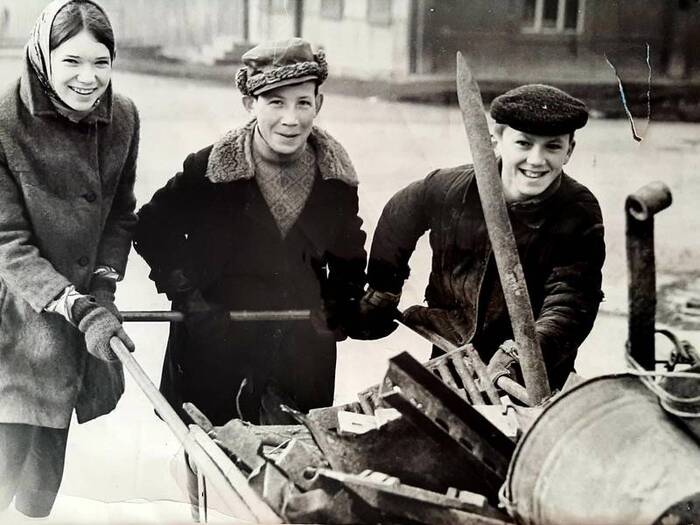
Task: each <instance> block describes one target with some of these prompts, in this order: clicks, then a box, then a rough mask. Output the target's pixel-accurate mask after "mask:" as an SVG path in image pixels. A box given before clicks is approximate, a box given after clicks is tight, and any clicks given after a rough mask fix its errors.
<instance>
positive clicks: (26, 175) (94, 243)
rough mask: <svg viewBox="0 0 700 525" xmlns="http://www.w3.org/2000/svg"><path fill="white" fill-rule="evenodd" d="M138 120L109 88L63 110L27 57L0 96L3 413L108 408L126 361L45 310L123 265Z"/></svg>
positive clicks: (24, 418)
mask: <svg viewBox="0 0 700 525" xmlns="http://www.w3.org/2000/svg"><path fill="white" fill-rule="evenodd" d="M138 142H139V120H138V114H137V111H136V108H135V106H134V104H133V103H132V102H131V101H130V100H129V99H127V98H125V97H122V96H120V95H116V94H115V95H112V93H111V88H110V89H108V91H107V93H106V94H105V96H104V97H103V100H102V101H101V102H100V104H99V106H98V107H97V108H96V109H95V110H94V112H93V114H92V115H91V116H90V118H89V122H82V123H78V124H76V123H73V122H71V121H69V120H68V119H66V118H64V117H61V116H59V115H58V114H57V113H56V111H55V110H54V108H53V106H52V104H51V102H50V100H49V99H48V97H47V96H46V95H45V94H44V92H43V91H42V90H41V88H40V86H39V83H38V81H37V79H36V77H35V76H34V74H33V72H32V71H31V70H30V67H29V66H28V65H25V70H24V72H23V74H22V76H21V78H20V80H19V81H18V83H16V84H15V85H14V86H13V87H12V88H11V89H10V90H9V91H8V92H6V93H5V94H4V95H3V96H2V98H0V422H4V423H25V424H32V425H39V426H46V427H54V428H65V427H67V426H68V424H69V422H70V418H71V414H72V412H73V409H74V408H75V410H76V414H77V417H78V421H80V422H83V421H87V420H89V419H92V418H94V417H97V416H99V415H102V414H105V413H107V412H109V411H110V410H112V409H113V408H114V407H115V405H116V403H117V401H118V399H119V397H120V396H121V394H122V392H123V389H124V375H123V371H122V368H121V365H119V364H117V363H106V362H104V361H100V360H98V359H96V358H94V357H92V356H91V355H90V354H88V353H87V350H86V348H85V344H84V341H83V336H82V334H81V333H80V332H79V331H78V330H77V328H75V327H73V326H72V325H70V324H69V323H68V322H66V320H65V319H63V318H62V317H61V316H59V315H56V314H53V313H46V312H43V308H44V307H45V306H46V305H47V304H48V303H49V302H50V301H51V300H52V299H53V298H54V297H55V296H56V295H57V294H58V293H60V292H61V290H63V289H64V288H65V287H66V286H67V285H69V284H74V285H75V286H76V288H77V289H78V290H79V291H81V292H84V293H85V292H87V291H88V289H89V285H90V280H91V276H92V273H93V270H94V268H95V266H96V265H98V264H102V265H108V266H112V267H113V268H115V269H116V270H117V271H118V272H120V273H122V274H123V272H124V270H125V266H126V260H127V255H128V253H129V249H130V244H131V231H132V229H133V227H134V225H135V223H136V215H135V214H134V207H135V205H136V201H135V198H134V193H133V186H134V178H135V173H136V156H137V149H138Z"/></svg>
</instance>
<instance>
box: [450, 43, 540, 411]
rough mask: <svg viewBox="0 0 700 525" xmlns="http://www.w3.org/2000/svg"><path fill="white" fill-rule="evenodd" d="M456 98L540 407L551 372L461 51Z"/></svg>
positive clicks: (525, 368)
mask: <svg viewBox="0 0 700 525" xmlns="http://www.w3.org/2000/svg"><path fill="white" fill-rule="evenodd" d="M457 95H458V98H459V107H460V109H461V110H462V119H463V121H464V129H465V131H466V132H467V138H468V139H469V146H470V149H471V153H472V159H473V163H474V172H475V175H476V183H477V187H478V189H479V198H480V199H481V207H482V209H483V213H484V219H485V220H486V227H487V229H488V232H489V238H490V239H491V246H492V248H493V254H494V257H495V259H496V266H497V268H498V274H499V276H500V278H501V285H502V288H503V295H504V296H505V300H506V306H507V307H508V313H509V315H510V320H511V324H512V326H513V339H514V340H515V343H516V344H517V345H518V355H519V356H520V359H519V361H520V363H519V364H520V368H521V370H522V373H523V378H524V379H525V387H526V388H527V392H528V395H529V397H530V399H531V400H532V402H533V403H539V402H540V401H542V400H543V399H545V398H546V397H548V396H549V393H550V388H549V381H548V379H547V370H546V369H545V366H544V359H543V358H542V350H541V349H540V346H539V343H538V341H537V337H536V332H535V318H534V315H533V313H532V306H531V305H530V296H529V294H528V290H527V285H526V283H525V275H524V273H523V268H522V266H521V264H520V257H519V256H518V251H517V246H516V244H515V238H514V237H513V229H512V227H511V224H510V220H509V218H508V210H507V209H506V203H505V198H504V196H503V186H502V183H501V178H500V175H499V170H498V165H497V163H496V156H495V155H494V152H493V145H492V143H491V135H490V133H489V128H488V124H487V122H486V117H485V115H484V106H483V103H482V100H481V93H480V92H479V87H478V86H477V84H476V81H475V80H474V77H473V75H472V73H471V71H470V70H469V67H468V66H467V63H466V61H465V60H464V57H463V56H462V53H460V52H457Z"/></svg>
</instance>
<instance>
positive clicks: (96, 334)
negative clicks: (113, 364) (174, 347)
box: [71, 295, 136, 361]
mask: <svg viewBox="0 0 700 525" xmlns="http://www.w3.org/2000/svg"><path fill="white" fill-rule="evenodd" d="M71 315H72V317H73V321H75V324H76V325H77V326H78V330H80V331H81V332H82V333H83V334H85V345H86V346H87V350H88V352H90V353H91V354H92V355H94V356H95V357H97V358H99V359H102V360H103V361H116V360H117V356H116V355H114V352H112V350H111V348H110V346H109V340H110V339H111V338H112V337H115V336H116V337H118V338H119V339H121V341H122V343H124V345H125V346H126V347H127V348H128V349H129V351H130V352H133V351H134V350H135V348H136V347H135V345H134V343H133V341H132V340H131V339H130V338H129V336H128V335H126V332H125V331H124V328H122V324H121V322H119V320H118V319H117V318H116V317H115V316H114V315H113V314H112V313H111V312H110V311H109V310H107V309H106V308H105V307H104V306H100V305H99V304H98V303H97V301H96V300H95V298H94V297H92V296H89V295H84V296H82V297H79V298H78V299H76V300H75V302H74V303H73V308H72V309H71Z"/></svg>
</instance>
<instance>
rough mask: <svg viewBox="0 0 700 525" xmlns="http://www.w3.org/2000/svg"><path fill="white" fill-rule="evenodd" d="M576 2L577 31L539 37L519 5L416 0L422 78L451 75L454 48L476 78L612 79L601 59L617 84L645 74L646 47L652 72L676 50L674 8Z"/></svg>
mask: <svg viewBox="0 0 700 525" xmlns="http://www.w3.org/2000/svg"><path fill="white" fill-rule="evenodd" d="M579 2H580V5H581V10H580V12H579V17H581V18H582V20H581V26H580V32H578V33H569V34H552V33H549V34H546V33H533V32H529V31H527V30H525V29H524V23H523V13H524V12H525V7H526V0H502V1H499V2H492V1H490V0H479V1H477V0H474V1H469V2H466V1H462V0H430V1H425V0H423V5H424V17H425V34H426V37H425V45H424V46H423V49H422V53H421V64H422V72H424V73H433V74H435V73H438V74H443V73H444V74H452V73H453V72H454V67H455V66H454V64H455V59H454V56H455V52H456V51H457V50H461V51H462V52H463V53H464V54H465V55H466V57H467V59H468V61H469V62H470V64H471V65H472V67H473V69H474V70H475V71H476V73H477V76H478V77H482V78H491V79H508V78H511V77H515V78H517V79H518V80H523V81H527V80H538V79H540V80H547V79H557V80H560V81H586V80H599V79H600V78H601V77H605V76H610V75H612V74H613V73H612V68H610V66H609V65H608V63H607V62H606V57H607V59H609V60H610V62H611V63H612V64H614V65H615V67H616V68H617V70H618V72H619V73H620V74H621V76H622V77H623V78H630V79H635V80H638V79H641V78H643V77H646V76H647V75H648V66H647V44H648V45H649V61H650V63H651V65H652V71H656V74H662V73H664V72H665V67H666V64H665V62H664V60H665V58H664V54H665V53H670V54H671V55H673V54H674V53H675V52H676V48H677V47H678V46H676V45H674V42H673V40H674V34H675V31H674V30H675V28H676V27H679V26H678V24H676V25H675V26H674V25H673V24H674V20H676V19H677V18H678V17H679V16H680V14H679V13H676V11H677V9H678V7H677V2H658V1H657V0H619V1H616V2H610V1H609V0H579ZM676 22H677V20H676ZM695 24H696V26H695V29H696V30H695V34H697V33H700V25H698V21H697V18H696V19H695ZM686 25H687V22H686ZM690 34H693V33H692V32H691V33H690ZM672 58H673V57H671V59H672ZM666 59H668V57H666Z"/></svg>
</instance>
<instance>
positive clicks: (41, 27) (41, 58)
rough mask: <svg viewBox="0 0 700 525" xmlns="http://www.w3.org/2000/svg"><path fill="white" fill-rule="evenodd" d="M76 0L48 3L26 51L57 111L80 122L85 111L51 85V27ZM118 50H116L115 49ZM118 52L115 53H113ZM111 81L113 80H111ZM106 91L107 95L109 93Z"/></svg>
mask: <svg viewBox="0 0 700 525" xmlns="http://www.w3.org/2000/svg"><path fill="white" fill-rule="evenodd" d="M73 1H74V0H53V2H51V3H50V4H49V5H47V6H46V7H45V8H44V10H43V11H42V12H41V14H40V15H39V18H37V20H36V23H35V24H34V29H33V30H32V35H31V37H30V38H29V42H27V47H26V53H27V60H28V61H29V64H30V65H31V66H32V69H33V70H34V73H35V74H36V76H37V79H38V80H39V83H40V84H41V87H42V88H43V90H44V92H45V93H46V95H47V96H48V97H49V99H51V103H52V104H53V105H54V107H55V108H56V111H58V113H60V114H61V115H63V116H64V117H66V118H68V119H70V120H72V121H74V122H78V121H80V120H82V119H83V118H84V117H85V114H84V113H81V112H78V111H75V110H74V109H73V108H71V107H70V106H68V104H66V103H65V102H63V100H61V97H59V96H58V94H57V93H56V90H55V89H54V88H53V86H52V85H51V79H52V72H51V28H52V27H53V22H54V20H55V19H56V15H57V14H58V13H59V11H60V10H61V9H63V8H64V7H65V5H66V4H69V3H71V2H73ZM83 1H85V2H89V3H91V4H93V5H94V6H95V7H97V8H98V9H99V10H100V11H102V12H103V13H104V15H105V18H108V17H107V13H106V12H105V10H104V9H102V7H101V6H99V5H98V4H97V3H95V2H92V1H91V0H83ZM115 51H116V50H115ZM114 54H116V52H115V53H113V55H114ZM110 82H111V81H110ZM108 92H109V90H108V91H105V95H106V94H108ZM103 96H104V95H103ZM100 100H101V99H97V101H95V105H94V106H93V109H94V108H95V107H97V106H98V105H99V103H100Z"/></svg>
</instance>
